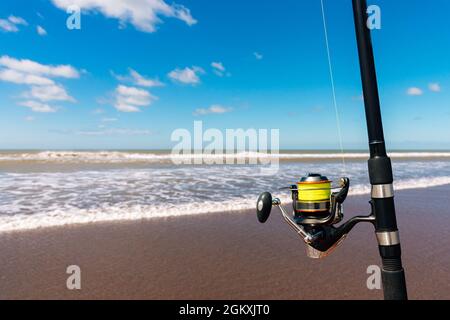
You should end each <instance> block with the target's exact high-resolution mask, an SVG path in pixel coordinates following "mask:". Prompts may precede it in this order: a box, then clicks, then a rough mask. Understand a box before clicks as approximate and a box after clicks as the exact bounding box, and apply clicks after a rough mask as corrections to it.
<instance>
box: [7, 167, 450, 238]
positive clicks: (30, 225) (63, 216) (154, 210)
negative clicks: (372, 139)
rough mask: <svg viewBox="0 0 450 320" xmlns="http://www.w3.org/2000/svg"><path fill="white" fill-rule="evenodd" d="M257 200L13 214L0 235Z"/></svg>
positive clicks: (233, 207) (231, 207) (230, 207)
mask: <svg viewBox="0 0 450 320" xmlns="http://www.w3.org/2000/svg"><path fill="white" fill-rule="evenodd" d="M448 184H450V176H445V177H436V178H431V179H430V178H421V179H409V180H404V181H398V182H397V183H396V184H395V190H396V191H400V190H408V189H418V188H428V187H436V186H442V185H448ZM369 192H370V187H368V186H366V185H356V186H354V187H353V188H352V191H351V193H350V195H352V196H356V195H365V194H369ZM281 199H282V201H283V203H289V202H290V197H289V196H287V195H285V196H282V197H281ZM254 207H255V197H254V196H253V197H245V198H238V199H230V200H226V201H204V202H194V201H193V202H191V203H184V204H179V205H177V204H174V203H169V204H162V203H160V204H156V205H141V204H137V205H130V204H114V205H109V204H102V205H100V206H98V207H95V208H87V209H80V208H77V207H67V208H64V209H54V210H50V211H48V212H45V213H34V214H31V215H28V214H14V215H6V216H0V232H2V233H3V232H13V231H24V230H32V229H39V228H47V227H58V226H65V225H74V224H88V223H98V222H113V221H139V220H148V219H157V218H171V217H181V216H194V215H202V214H218V213H222V212H240V211H242V210H248V209H253V208H254Z"/></svg>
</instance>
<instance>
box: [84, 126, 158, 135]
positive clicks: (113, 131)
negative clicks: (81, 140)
mask: <svg viewBox="0 0 450 320" xmlns="http://www.w3.org/2000/svg"><path fill="white" fill-rule="evenodd" d="M75 134H77V135H80V136H112V135H126V136H148V135H151V134H153V133H152V131H150V130H146V129H143V130H138V129H117V128H112V129H104V130H91V131H89V130H82V131H76V132H75Z"/></svg>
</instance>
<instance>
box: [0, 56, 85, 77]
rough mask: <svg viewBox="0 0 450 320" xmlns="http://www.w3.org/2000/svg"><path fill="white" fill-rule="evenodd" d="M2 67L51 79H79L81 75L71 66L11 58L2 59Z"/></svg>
mask: <svg viewBox="0 0 450 320" xmlns="http://www.w3.org/2000/svg"><path fill="white" fill-rule="evenodd" d="M0 66H3V67H5V68H8V69H11V70H16V71H20V72H24V73H29V74H34V75H45V76H49V77H61V78H70V79H72V78H79V77H80V73H79V71H78V70H77V69H75V68H74V67H72V66H70V65H57V66H52V65H45V64H40V63H38V62H35V61H32V60H28V59H21V60H19V59H15V58H11V57H9V56H2V57H0Z"/></svg>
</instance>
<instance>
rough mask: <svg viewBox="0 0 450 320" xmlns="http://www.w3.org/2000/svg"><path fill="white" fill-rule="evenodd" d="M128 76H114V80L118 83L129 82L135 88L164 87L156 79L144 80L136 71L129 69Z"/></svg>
mask: <svg viewBox="0 0 450 320" xmlns="http://www.w3.org/2000/svg"><path fill="white" fill-rule="evenodd" d="M129 72H130V74H129V75H128V76H120V75H114V74H113V75H114V76H115V78H116V79H117V80H119V81H125V82H131V83H133V84H134V85H136V86H140V87H147V88H152V87H162V86H164V83H162V82H161V81H159V80H158V79H150V78H146V77H144V76H142V75H140V74H139V73H138V72H137V71H136V70H133V69H131V68H130V69H129Z"/></svg>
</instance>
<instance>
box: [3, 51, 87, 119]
mask: <svg viewBox="0 0 450 320" xmlns="http://www.w3.org/2000/svg"><path fill="white" fill-rule="evenodd" d="M79 76H80V73H79V71H78V70H77V69H75V68H74V67H72V66H70V65H57V66H53V65H44V64H41V63H38V62H35V61H32V60H28V59H22V60H20V59H15V58H11V57H9V56H1V57H0V81H5V82H11V83H15V84H23V85H28V86H30V87H29V90H28V91H26V92H24V94H23V97H24V98H25V99H27V101H25V102H20V103H19V105H21V106H25V107H28V108H30V109H31V110H33V111H35V112H55V111H56V110H57V109H56V108H54V107H51V106H50V105H48V104H47V103H48V102H49V101H68V102H75V99H74V98H73V97H71V96H70V95H69V94H68V93H67V91H66V89H65V88H64V87H63V86H62V85H60V84H58V83H56V82H55V81H54V80H53V79H51V78H58V77H61V78H78V77H79Z"/></svg>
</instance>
